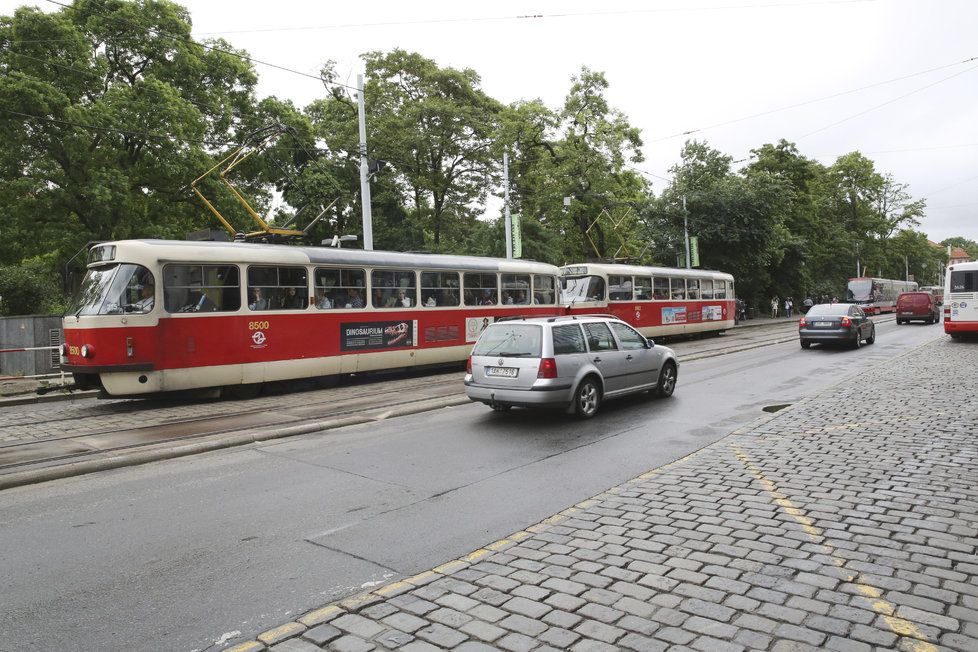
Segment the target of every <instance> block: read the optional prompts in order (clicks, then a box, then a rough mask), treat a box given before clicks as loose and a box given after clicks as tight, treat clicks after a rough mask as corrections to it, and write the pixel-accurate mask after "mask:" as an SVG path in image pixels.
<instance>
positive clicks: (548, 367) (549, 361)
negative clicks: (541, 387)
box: [537, 358, 557, 378]
mask: <svg viewBox="0 0 978 652" xmlns="http://www.w3.org/2000/svg"><path fill="white" fill-rule="evenodd" d="M556 377H557V360H555V359H554V358H542V359H541V360H540V369H539V370H538V371H537V378H556Z"/></svg>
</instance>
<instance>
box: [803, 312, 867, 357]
mask: <svg viewBox="0 0 978 652" xmlns="http://www.w3.org/2000/svg"><path fill="white" fill-rule="evenodd" d="M798 337H799V338H800V340H801V348H803V349H807V348H809V347H810V346H811V345H812V344H817V343H822V344H829V343H836V342H837V343H842V344H848V345H849V346H851V347H852V348H854V349H858V348H859V347H860V345H862V343H863V340H866V344H872V343H873V342H875V341H876V325H875V324H874V323H873V320H872V319H870V318H869V317H867V316H866V313H864V312H863V311H862V308H860V307H859V306H857V305H856V304H854V303H820V304H818V305H817V306H812V307H811V309H809V311H808V312H807V313H806V314H805V316H804V317H802V318H801V321H799V322H798Z"/></svg>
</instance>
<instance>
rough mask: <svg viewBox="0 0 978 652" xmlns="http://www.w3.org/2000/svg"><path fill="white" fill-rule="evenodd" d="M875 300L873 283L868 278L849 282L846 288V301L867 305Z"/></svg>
mask: <svg viewBox="0 0 978 652" xmlns="http://www.w3.org/2000/svg"><path fill="white" fill-rule="evenodd" d="M872 300H873V281H872V279H868V278H861V279H858V280H853V281H849V286H848V287H847V288H846V301H847V302H848V303H860V302H862V303H866V302H869V301H872Z"/></svg>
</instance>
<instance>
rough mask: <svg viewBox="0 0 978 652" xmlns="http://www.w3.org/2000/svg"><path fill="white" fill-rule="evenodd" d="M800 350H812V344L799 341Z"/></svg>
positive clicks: (806, 341)
mask: <svg viewBox="0 0 978 652" xmlns="http://www.w3.org/2000/svg"><path fill="white" fill-rule="evenodd" d="M801 348H803V349H810V348H812V343H811V342H809V341H808V340H802V341H801Z"/></svg>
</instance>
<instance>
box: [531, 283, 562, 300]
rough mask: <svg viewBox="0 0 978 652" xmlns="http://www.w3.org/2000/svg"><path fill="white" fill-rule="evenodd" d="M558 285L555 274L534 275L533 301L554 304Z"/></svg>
mask: <svg viewBox="0 0 978 652" xmlns="http://www.w3.org/2000/svg"><path fill="white" fill-rule="evenodd" d="M556 287H557V283H556V280H555V279H554V277H553V276H534V277H533V303H539V304H548V305H553V303H554V298H555V297H556V293H555V292H554V288H556Z"/></svg>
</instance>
